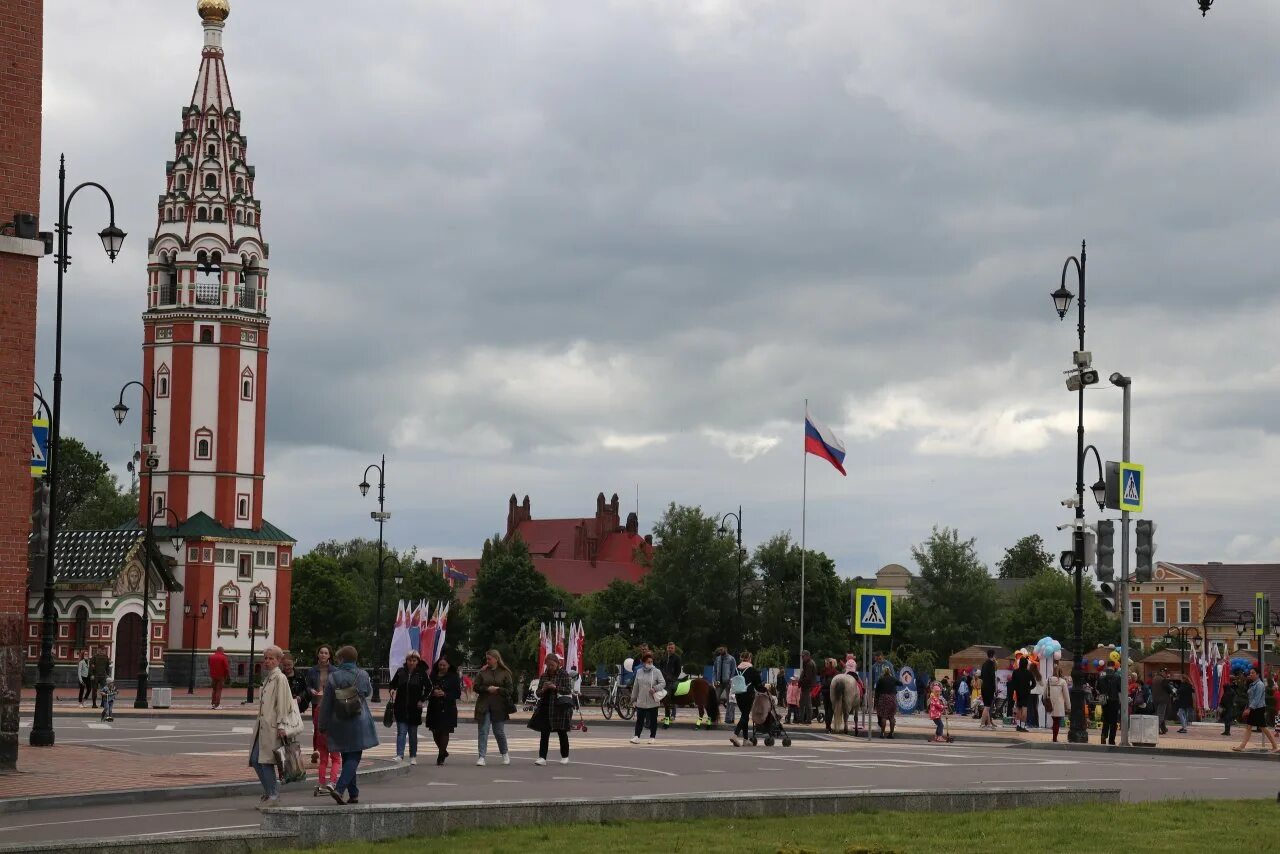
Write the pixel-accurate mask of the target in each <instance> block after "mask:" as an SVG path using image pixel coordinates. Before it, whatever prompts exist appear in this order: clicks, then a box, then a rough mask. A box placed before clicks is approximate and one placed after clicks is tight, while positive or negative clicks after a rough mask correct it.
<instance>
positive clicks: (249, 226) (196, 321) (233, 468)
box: [140, 0, 270, 530]
mask: <svg viewBox="0 0 1280 854" xmlns="http://www.w3.org/2000/svg"><path fill="white" fill-rule="evenodd" d="M196 8H197V11H198V12H199V14H200V18H201V21H202V23H203V26H204V49H203V51H202V52H201V59H200V70H199V73H198V75H197V76H196V85H195V89H194V90H193V91H192V93H191V100H190V102H189V103H188V104H187V105H186V106H184V107H183V108H182V124H181V127H180V128H179V129H178V131H177V132H176V133H175V134H174V137H173V159H172V160H170V161H169V162H168V163H167V164H165V187H164V192H163V193H161V194H160V196H159V198H158V200H157V202H156V220H157V222H156V231H155V236H154V237H153V238H152V239H151V241H150V244H149V250H148V258H147V261H148V263H147V278H148V287H147V311H146V313H145V314H143V316H142V321H143V329H144V334H145V335H144V345H143V375H144V376H146V377H150V378H151V382H152V389H153V392H154V399H155V404H156V436H155V445H156V448H155V453H156V454H157V455H158V457H159V464H158V466H157V467H156V468H155V469H154V473H153V474H152V477H154V480H155V482H154V483H153V484H152V487H151V490H152V504H153V506H152V508H151V512H152V513H155V512H163V510H164V508H166V507H167V508H169V509H171V510H172V511H173V514H174V515H176V517H177V518H178V519H188V518H190V517H192V516H194V515H195V514H196V513H199V512H203V513H205V514H207V515H208V516H210V517H212V518H213V519H214V520H216V521H217V522H218V524H220V525H221V526H223V527H225V528H252V529H254V530H257V529H259V528H261V527H262V485H263V460H264V449H265V439H266V436H265V431H264V427H265V423H266V412H267V348H268V343H269V326H270V320H269V318H268V317H267V313H266V312H267V281H268V272H267V258H268V251H269V249H268V245H267V243H266V242H265V241H264V240H263V237H262V206H261V203H260V202H259V201H258V199H257V197H256V196H255V195H254V179H255V171H254V167H253V166H251V165H249V143H248V139H247V138H246V137H245V135H244V132H243V130H242V128H241V124H240V111H239V110H237V109H236V107H235V102H234V101H233V100H232V97H231V85H230V82H229V81H228V78H227V70H226V66H225V65H224V63H223V50H222V30H223V27H224V26H225V22H226V20H227V17H228V16H229V15H230V12H231V10H230V5H229V3H228V0H199V2H198V3H197V6H196ZM144 430H145V425H144ZM146 441H147V439H146V435H145V432H144V435H143V442H144V443H145V442H146ZM146 512H147V511H141V519H140V521H141V522H142V523H143V524H146ZM165 515H166V516H167V517H169V518H172V517H171V516H170V515H169V514H165ZM156 523H157V524H164V523H163V521H162V520H160V519H158V518H157V520H156Z"/></svg>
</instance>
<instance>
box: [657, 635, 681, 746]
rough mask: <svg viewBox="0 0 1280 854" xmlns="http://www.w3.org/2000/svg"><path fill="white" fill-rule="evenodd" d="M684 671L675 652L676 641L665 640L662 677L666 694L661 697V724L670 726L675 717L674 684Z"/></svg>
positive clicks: (678, 682)
mask: <svg viewBox="0 0 1280 854" xmlns="http://www.w3.org/2000/svg"><path fill="white" fill-rule="evenodd" d="M682 673H684V663H683V662H682V661H680V654H679V653H678V652H676V642H675V641H667V657H666V658H664V659H663V660H662V679H663V681H664V682H666V684H667V689H666V690H667V696H666V697H665V698H664V699H663V701H662V702H663V718H662V725H663V726H671V724H672V723H673V722H674V721H675V719H676V686H677V685H679V684H680V675H681V674H682Z"/></svg>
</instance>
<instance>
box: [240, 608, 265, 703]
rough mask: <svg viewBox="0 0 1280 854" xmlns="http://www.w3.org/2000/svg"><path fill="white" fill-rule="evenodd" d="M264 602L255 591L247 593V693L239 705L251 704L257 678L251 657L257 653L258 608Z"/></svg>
mask: <svg viewBox="0 0 1280 854" xmlns="http://www.w3.org/2000/svg"><path fill="white" fill-rule="evenodd" d="M264 601H265V600H263V599H260V598H258V591H257V590H256V589H254V590H250V591H249V693H248V694H246V695H245V701H244V703H242V704H241V705H245V706H248V705H251V704H252V703H253V687H254V681H255V680H256V678H257V677H256V676H255V675H254V672H253V657H254V655H255V654H256V653H257V642H258V606H259V605H261V604H263V602H264Z"/></svg>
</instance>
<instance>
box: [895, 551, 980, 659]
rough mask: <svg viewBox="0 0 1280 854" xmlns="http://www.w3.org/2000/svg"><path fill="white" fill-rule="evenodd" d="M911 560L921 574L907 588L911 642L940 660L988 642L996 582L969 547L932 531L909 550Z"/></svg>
mask: <svg viewBox="0 0 1280 854" xmlns="http://www.w3.org/2000/svg"><path fill="white" fill-rule="evenodd" d="M911 555H912V557H913V558H915V561H916V564H917V566H919V568H920V574H919V575H918V576H916V577H915V578H913V579H912V580H911V584H910V591H911V598H912V600H914V601H913V602H912V605H911V608H912V610H913V611H914V613H913V614H912V615H911V616H912V624H913V625H912V631H911V636H910V637H909V640H910V642H911V643H913V644H914V645H915V646H916V647H918V648H920V649H929V650H933V651H934V652H936V653H937V654H938V656H939V658H942V659H945V658H946V657H947V656H949V655H951V653H953V652H955V651H956V650H960V649H964V648H965V647H966V646H969V645H970V644H974V643H979V642H983V641H987V640H989V639H990V638H991V636H992V634H993V633H994V631H995V629H996V624H997V616H998V608H999V602H998V600H997V595H996V585H995V581H994V579H992V577H991V575H990V574H989V573H988V572H987V567H986V566H985V565H984V564H983V563H982V561H980V560H978V556H977V553H976V551H975V550H974V541H973V540H972V539H968V540H962V539H960V534H959V533H958V532H957V531H956V530H955V529H954V528H941V529H940V528H937V527H935V528H934V529H933V533H932V534H931V535H930V536H929V539H927V540H925V541H924V542H923V543H921V544H920V545H919V546H914V547H912V549H911ZM895 610H896V608H895ZM895 618H896V615H895Z"/></svg>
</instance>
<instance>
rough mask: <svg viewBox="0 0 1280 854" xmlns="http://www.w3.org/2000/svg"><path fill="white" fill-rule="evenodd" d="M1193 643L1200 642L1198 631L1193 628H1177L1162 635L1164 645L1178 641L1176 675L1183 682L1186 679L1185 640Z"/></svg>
mask: <svg viewBox="0 0 1280 854" xmlns="http://www.w3.org/2000/svg"><path fill="white" fill-rule="evenodd" d="M1188 637H1190V638H1191V639H1192V640H1193V641H1197V642H1198V641H1199V640H1200V630H1199V629H1197V628H1196V627H1195V626H1178V627H1175V628H1171V629H1167V630H1166V631H1165V633H1164V640H1165V643H1173V641H1174V639H1177V641H1178V674H1179V675H1180V676H1181V677H1182V678H1183V679H1184V680H1185V679H1186V678H1187V638H1188Z"/></svg>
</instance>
